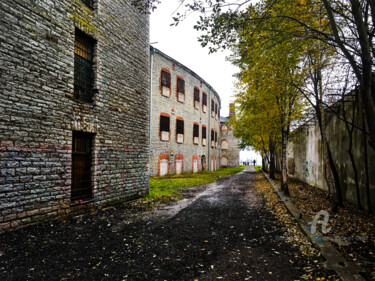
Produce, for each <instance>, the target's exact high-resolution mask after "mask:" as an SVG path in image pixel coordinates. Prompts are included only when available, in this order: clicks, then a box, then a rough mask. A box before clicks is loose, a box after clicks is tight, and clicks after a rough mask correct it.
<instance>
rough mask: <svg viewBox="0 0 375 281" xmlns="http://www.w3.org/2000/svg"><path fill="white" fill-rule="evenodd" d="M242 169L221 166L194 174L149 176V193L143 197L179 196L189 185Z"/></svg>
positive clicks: (154, 198)
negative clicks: (217, 168)
mask: <svg viewBox="0 0 375 281" xmlns="http://www.w3.org/2000/svg"><path fill="white" fill-rule="evenodd" d="M243 169H244V167H238V168H221V169H219V170H217V171H203V172H200V173H196V174H181V175H169V176H163V177H150V189H149V194H148V195H147V196H146V197H145V199H146V200H156V201H166V200H170V199H172V198H179V197H180V192H181V191H182V190H184V189H186V188H187V187H189V186H194V185H204V184H209V183H211V182H214V181H217V180H218V179H220V178H222V177H226V176H229V175H231V174H235V173H238V172H241V171H242V170H243Z"/></svg>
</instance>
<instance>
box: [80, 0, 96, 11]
mask: <svg viewBox="0 0 375 281" xmlns="http://www.w3.org/2000/svg"><path fill="white" fill-rule="evenodd" d="M81 2H82V3H83V4H85V5H86V6H87V7H89V8H90V9H91V10H93V9H94V0H81Z"/></svg>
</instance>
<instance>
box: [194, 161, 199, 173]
mask: <svg viewBox="0 0 375 281" xmlns="http://www.w3.org/2000/svg"><path fill="white" fill-rule="evenodd" d="M193 173H198V159H194V160H193Z"/></svg>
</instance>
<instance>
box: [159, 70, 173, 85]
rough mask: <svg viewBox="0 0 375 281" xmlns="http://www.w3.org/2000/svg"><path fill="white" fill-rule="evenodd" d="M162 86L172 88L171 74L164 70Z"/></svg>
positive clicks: (162, 72)
mask: <svg viewBox="0 0 375 281" xmlns="http://www.w3.org/2000/svg"><path fill="white" fill-rule="evenodd" d="M161 86H162V87H167V88H169V89H170V88H171V75H170V74H169V73H168V72H166V71H164V70H162V71H161Z"/></svg>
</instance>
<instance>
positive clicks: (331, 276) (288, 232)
mask: <svg viewBox="0 0 375 281" xmlns="http://www.w3.org/2000/svg"><path fill="white" fill-rule="evenodd" d="M254 186H255V188H256V190H257V192H258V193H259V194H261V195H262V196H263V198H264V199H265V200H266V206H267V207H268V208H269V209H270V210H271V212H272V213H273V214H274V215H275V216H276V217H277V218H278V219H279V220H280V221H281V222H282V223H283V224H285V226H286V227H285V233H284V234H283V236H282V237H279V239H285V240H286V241H288V242H289V243H290V244H291V245H293V247H296V248H298V249H299V257H300V258H302V259H305V260H306V261H308V263H309V264H310V265H309V266H307V267H305V268H304V269H305V272H306V274H304V275H303V276H301V280H331V281H335V280H340V278H339V277H338V276H337V275H336V273H335V272H333V271H328V270H326V269H325V268H324V265H323V264H324V262H325V259H324V257H323V256H321V254H320V252H319V251H318V250H317V249H316V248H315V247H314V246H313V245H312V243H311V242H310V241H308V240H307V238H306V237H305V235H304V234H303V232H302V231H301V230H300V228H299V226H298V224H297V222H295V220H294V219H293V218H292V216H291V215H290V214H289V212H288V210H287V209H286V207H285V205H284V204H283V203H282V202H281V201H280V198H279V197H278V195H277V194H276V193H275V192H274V189H273V188H272V186H271V185H270V183H269V182H268V181H267V179H265V177H264V176H263V175H262V174H260V173H259V174H258V176H257V179H256V182H255V185H254Z"/></svg>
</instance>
